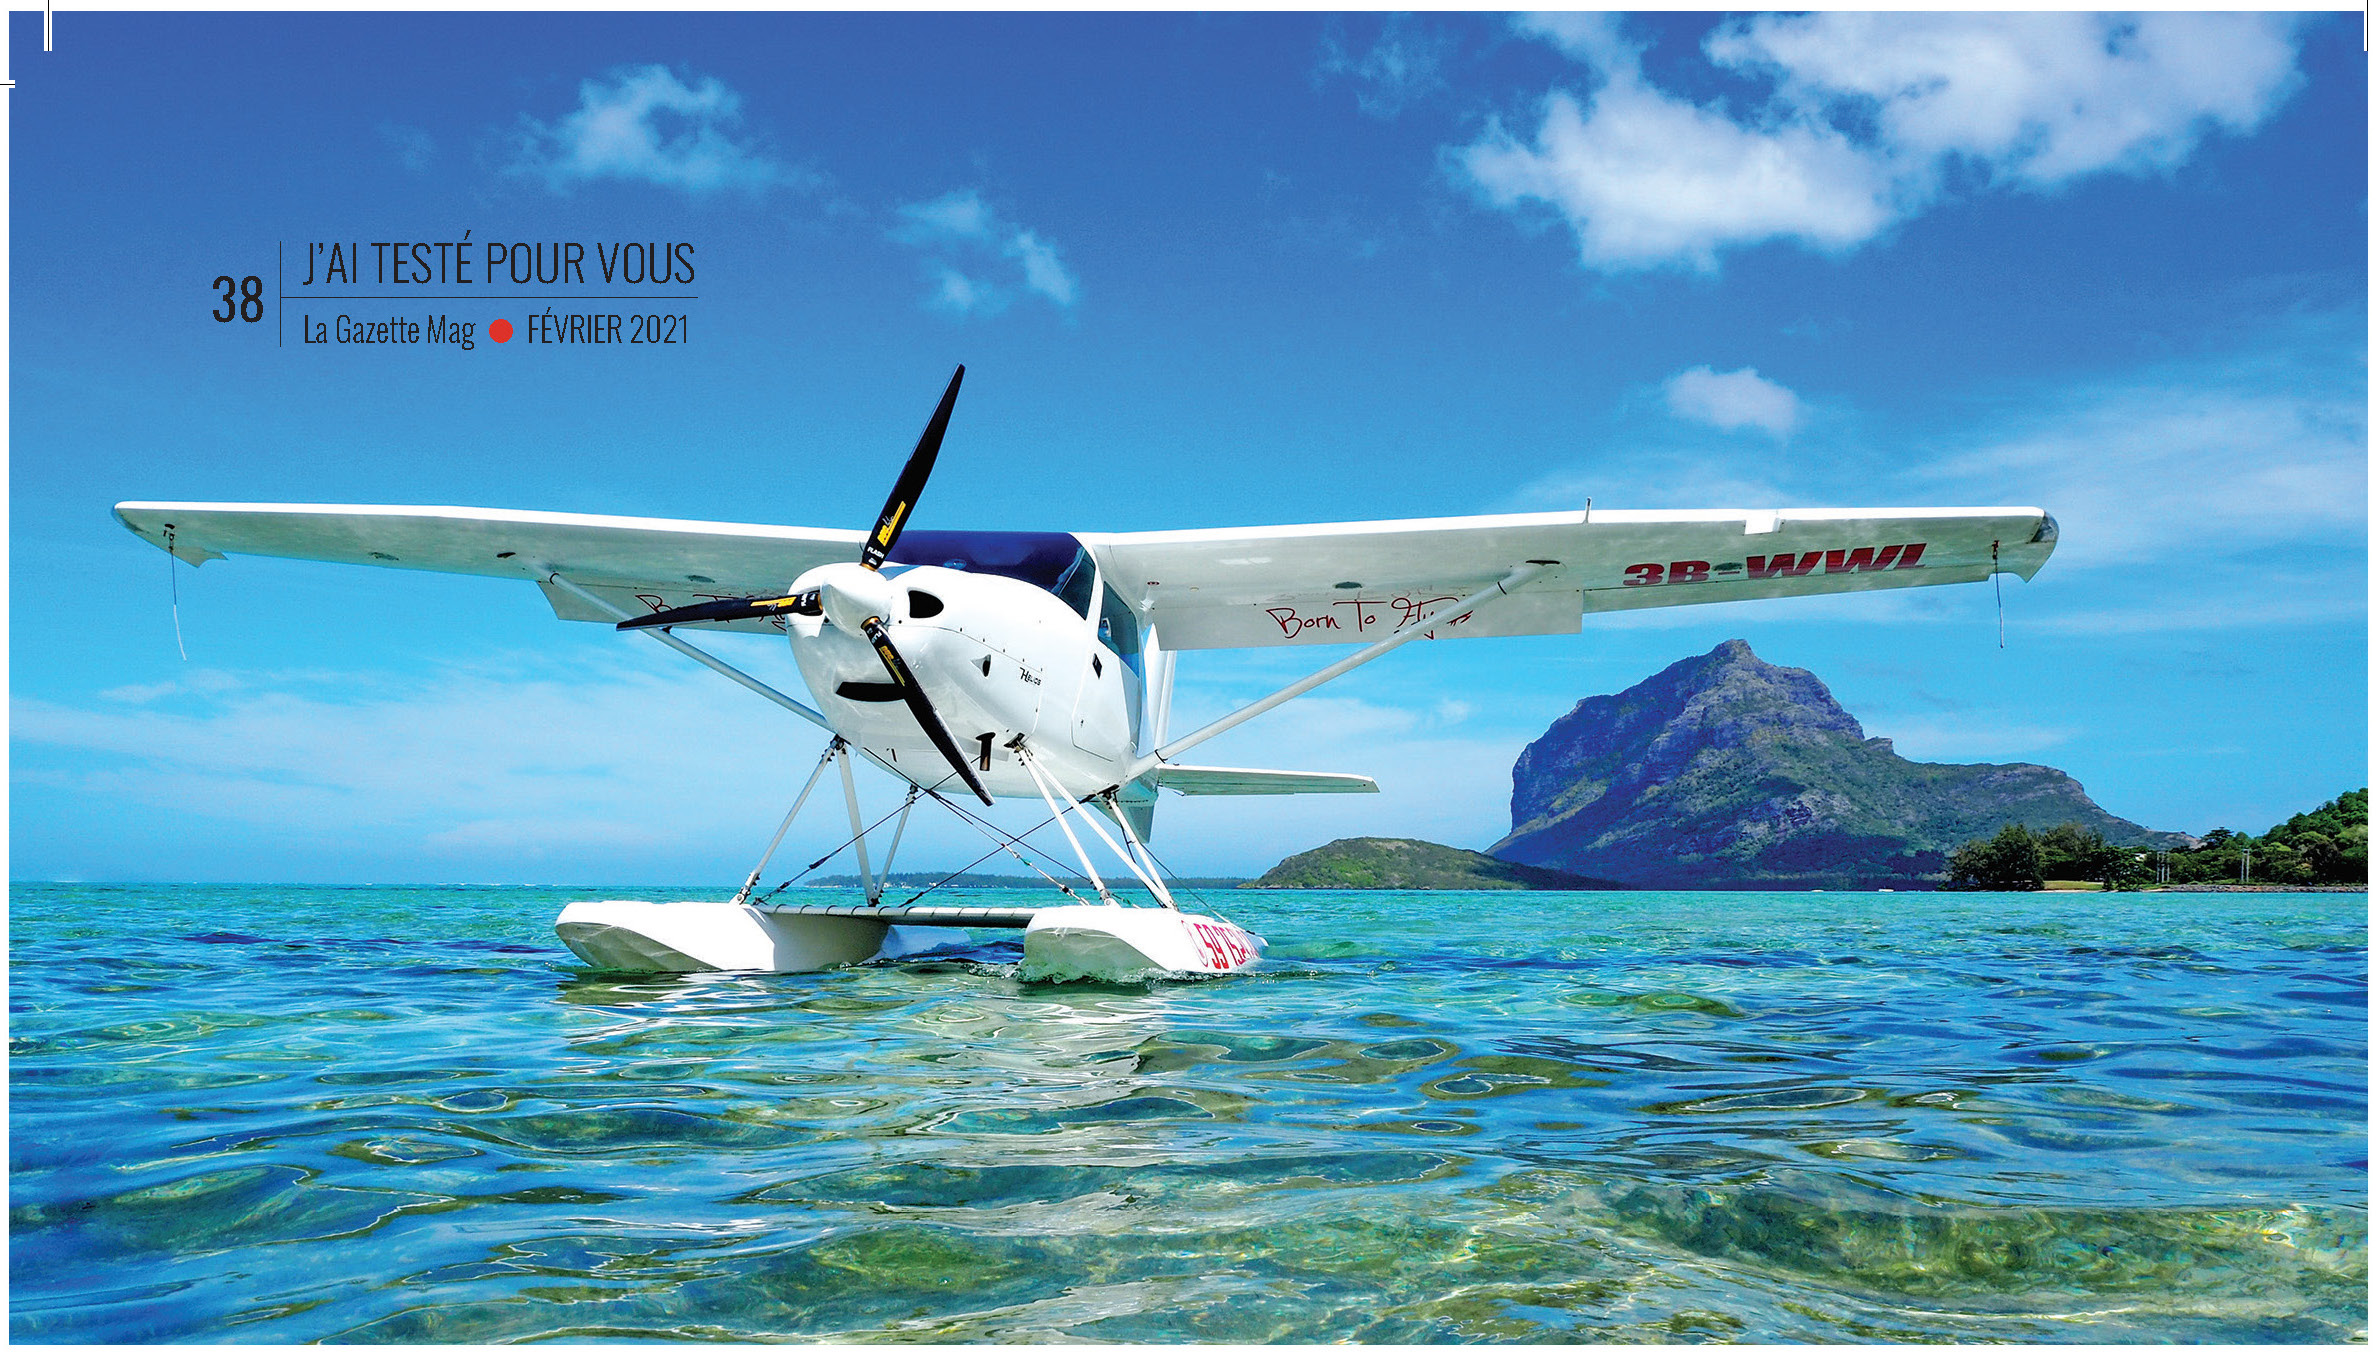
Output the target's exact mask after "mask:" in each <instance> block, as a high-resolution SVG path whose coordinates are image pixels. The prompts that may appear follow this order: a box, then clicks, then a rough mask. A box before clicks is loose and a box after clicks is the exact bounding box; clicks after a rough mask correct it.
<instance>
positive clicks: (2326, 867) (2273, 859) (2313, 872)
mask: <svg viewBox="0 0 2377 1361" xmlns="http://www.w3.org/2000/svg"><path fill="white" fill-rule="evenodd" d="M2166 873H2167V878H2166V877H2165V875H2166ZM2050 879H2063V880H2086V881H2090V882H2095V883H2101V884H2103V885H2104V886H2105V887H2106V888H2111V889H2124V888H2143V887H2145V886H2146V885H2148V884H2153V883H2157V882H2167V883H2172V884H2233V883H2238V882H2240V881H2244V882H2251V883H2256V884H2294V885H2310V884H2365V883H2367V882H2368V881H2369V791H2368V790H2366V789H2358V790H2352V791H2349V792H2346V793H2343V794H2339V795H2337V796H2336V797H2335V798H2333V799H2330V800H2328V801H2327V802H2326V803H2323V804H2321V805H2319V807H2317V808H2314V809H2312V810H2311V811H2310V812H2308V813H2297V814H2295V815H2294V816H2293V817H2291V818H2288V819H2287V820H2286V821H2284V822H2282V823H2279V824H2278V825H2277V826H2275V827H2272V828H2271V829H2270V830H2269V831H2267V832H2265V833H2263V834H2262V835H2260V836H2245V835H2242V834H2240V833H2237V832H2232V831H2230V830H2229V829H2228V828H2226V827H2215V828H2213V829H2212V830H2211V831H2210V832H2208V833H2206V834H2205V835H2204V838H2203V840H2202V841H2201V842H2199V843H2197V844H2196V845H2195V846H2193V847H2189V848H2187V849H2183V850H2169V851H2156V850H2153V849H2150V848H2147V847H2144V846H2115V845H2112V844H2110V843H2108V842H2107V841H2106V840H2105V838H2104V837H2103V836H2102V835H2101V834H2099V833H2097V832H2095V831H2093V830H2091V829H2089V828H2086V827H2083V826H2081V825H2080V824H2079V823H2076V822H2067V823H2063V824H2061V825H2060V826H2055V827H2049V828H2047V829H2046V830H2045V831H2042V832H2033V831H2031V830H2030V829H2029V828H2028V827H2025V826H2023V825H2022V824H2021V823H2019V822H2017V823H2012V824H2009V825H2008V826H2006V827H2003V828H2000V829H1999V830H1998V833H1997V835H1995V836H1991V837H1977V838H1975V839H1973V840H1971V841H1967V842H1965V843H1964V844H1963V845H1961V846H1959V847H1957V848H1956V849H1955V850H1954V851H1953V852H1951V853H1950V854H1949V856H1948V881H1947V886H1948V887H1949V888H1975V889H2000V890H2005V889H2013V890H2021V889H2036V888H2041V887H2043V886H2044V885H2045V883H2046V881H2047V880H2050Z"/></svg>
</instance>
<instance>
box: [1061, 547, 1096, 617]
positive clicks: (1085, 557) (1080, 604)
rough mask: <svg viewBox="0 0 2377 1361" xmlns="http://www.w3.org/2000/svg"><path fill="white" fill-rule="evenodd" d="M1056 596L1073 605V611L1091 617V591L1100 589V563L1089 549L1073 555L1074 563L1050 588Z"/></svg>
mask: <svg viewBox="0 0 2377 1361" xmlns="http://www.w3.org/2000/svg"><path fill="white" fill-rule="evenodd" d="M1049 589H1050V590H1051V591H1053V592H1054V593H1055V595H1056V598H1057V599H1059V600H1062V601H1064V602H1065V603H1066V604H1067V605H1070V606H1072V607H1073V613H1075V614H1078V615H1080V616H1081V617H1082V618H1084V619H1087V618H1089V604H1090V600H1091V598H1092V595H1091V593H1092V592H1094V591H1096V590H1097V589H1098V565H1097V563H1096V561H1095V560H1093V559H1092V558H1091V557H1090V555H1089V553H1088V551H1087V550H1082V551H1078V552H1076V553H1075V554H1074V555H1073V565H1072V566H1070V567H1067V568H1066V569H1065V574H1064V575H1063V576H1061V577H1058V578H1057V579H1056V585H1054V586H1052V587H1050V588H1049Z"/></svg>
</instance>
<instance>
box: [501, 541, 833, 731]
mask: <svg viewBox="0 0 2377 1361" xmlns="http://www.w3.org/2000/svg"><path fill="white" fill-rule="evenodd" d="M544 573H545V580H547V581H550V582H552V583H553V584H554V585H556V586H559V587H560V588H561V589H563V590H565V591H567V592H569V593H570V594H571V595H574V596H576V597H577V598H578V599H580V600H583V601H585V602H586V603H587V604H589V605H592V606H593V607H594V608H596V609H598V610H601V611H602V612H603V613H604V614H607V615H609V616H611V617H612V618H613V619H626V618H628V617H629V615H628V613H627V611H625V610H623V609H620V608H619V607H618V606H616V605H614V604H612V603H611V602H610V601H608V600H605V599H603V598H602V597H601V596H599V595H596V594H595V593H594V592H592V591H589V590H587V589H586V588H585V587H583V586H580V585H579V584H578V583H576V582H574V581H572V580H570V579H569V578H568V577H565V576H563V575H562V574H561V573H559V572H556V571H554V570H553V569H552V568H551V567H545V568H544ZM642 632H643V635H644V636H645V637H647V638H650V639H652V640H654V641H655V642H661V643H666V644H668V645H669V646H670V647H673V648H675V649H677V650H678V651H679V652H682V653H684V654H685V655H686V656H688V657H691V658H693V659H694V660H695V661H697V662H700V663H701V664H702V665H704V666H706V667H708V668H710V669H711V670H712V671H715V672H717V673H718V674H719V675H721V676H724V677H726V678H727V679H728V680H730V681H733V682H735V683H736V684H738V685H741V686H743V687H745V688H747V689H749V690H751V691H752V692H754V693H755V694H757V695H758V696H759V697H760V698H762V699H771V700H774V701H775V702H776V703H778V704H781V705H783V706H784V707H785V708H787V709H790V710H792V711H793V712H794V713H796V714H799V715H800V716H801V717H803V718H805V719H807V720H809V721H810V722H811V723H814V724H816V725H817V726H818V727H820V728H823V729H825V730H826V731H827V732H833V730H834V725H833V724H831V723H828V722H826V721H825V715H824V714H821V713H819V712H817V711H816V710H815V709H812V708H810V707H809V706H808V705H806V704H803V703H801V702H800V701H799V700H797V699H794V698H793V697H792V696H790V695H787V694H785V693H784V692H783V691H781V690H779V689H777V688H776V687H775V686H773V685H770V684H768V683H767V682H766V681H763V680H761V679H760V678H759V677H757V676H754V675H751V674H750V673H749V672H746V671H741V670H738V669H736V668H735V667H732V666H729V665H727V664H726V663H725V662H722V661H720V660H718V659H717V658H716V657H713V656H711V655H710V654H709V653H707V652H704V651H702V650H701V649H700V648H698V647H695V646H694V645H693V644H691V643H689V642H686V641H685V640H684V639H682V638H679V637H678V636H677V635H675V634H673V633H671V632H669V631H668V630H667V629H660V628H654V629H644V630H642ZM836 735H837V736H839V734H836Z"/></svg>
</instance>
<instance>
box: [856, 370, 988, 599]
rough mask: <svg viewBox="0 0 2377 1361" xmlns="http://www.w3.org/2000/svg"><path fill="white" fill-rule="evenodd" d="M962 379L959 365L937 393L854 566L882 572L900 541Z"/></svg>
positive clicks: (963, 372) (937, 451)
mask: <svg viewBox="0 0 2377 1361" xmlns="http://www.w3.org/2000/svg"><path fill="white" fill-rule="evenodd" d="M965 380H966V366H965V365H963V364H960V365H958V366H957V372H956V373H954V374H952V375H951V376H950V379H949V390H948V391H947V392H944V393H942V394H941V405H940V406H939V407H937V408H935V409H934V411H933V418H932V419H931V420H929V421H927V422H925V426H924V433H923V434H922V435H920V436H918V437H917V440H916V452H915V453H913V454H910V455H908V466H907V467H905V468H902V469H900V480H899V481H897V482H895V483H893V484H892V488H891V499H890V500H888V501H885V502H884V503H883V513H882V514H881V515H878V516H876V517H875V532H874V533H872V534H869V535H868V536H867V546H866V549H865V551H863V552H861V553H860V554H859V555H858V565H859V566H861V567H864V568H866V569H867V570H868V571H870V572H877V571H881V570H882V568H883V560H884V559H885V558H888V557H890V556H891V546H892V545H893V544H895V543H898V542H899V541H900V530H901V529H903V528H905V527H906V525H907V523H908V516H909V515H910V514H911V513H913V512H914V511H915V509H916V498H917V497H919V496H922V495H924V480H925V479H926V478H928V477H931V476H932V475H933V459H934V458H935V457H937V456H938V455H939V454H940V452H941V436H943V435H945V434H947V433H948V432H949V411H950V408H952V407H954V406H956V405H957V385H958V384H959V383H962V382H964V381H965Z"/></svg>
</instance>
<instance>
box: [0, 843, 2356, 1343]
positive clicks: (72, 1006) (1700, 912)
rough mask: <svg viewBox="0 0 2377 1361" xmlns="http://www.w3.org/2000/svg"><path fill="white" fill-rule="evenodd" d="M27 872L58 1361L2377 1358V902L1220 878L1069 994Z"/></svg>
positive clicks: (33, 1103) (25, 1281) (13, 1237)
mask: <svg viewBox="0 0 2377 1361" xmlns="http://www.w3.org/2000/svg"><path fill="white" fill-rule="evenodd" d="M14 892H15V895H16V896H15V902H14V906H15V907H16V908H17V909H18V910H17V911H16V912H15V914H14V915H13V925H12V940H11V949H12V958H11V968H12V983H13V985H14V986H13V988H12V995H11V1005H12V1019H11V1060H12V1062H11V1069H10V1092H11V1098H12V1118H11V1159H12V1179H11V1193H10V1195H11V1199H10V1243H11V1249H12V1251H11V1266H10V1271H11V1287H12V1290H11V1306H10V1307H11V1325H12V1336H13V1337H14V1338H15V1339H16V1340H19V1341H50V1342H134V1341H216V1342H225V1341H237V1342H300V1341H322V1340H339V1341H399V1342H431V1343H436V1342H469V1341H498V1340H506V1341H526V1340H578V1341H602V1340H653V1341H691V1340H701V1341H797V1342H814V1341H998V1342H1046V1341H1076V1342H1081V1341H1089V1342H1101V1341H1102V1342H1132V1341H1181V1340H1192V1339H1193V1340H1211V1341H1245V1342H1271V1341H1288V1342H1319V1341H1374V1342H1417V1343H1430V1342H1463V1341H1513V1342H1647V1341H1678V1340H1724V1341H1749V1342H1784V1341H1851V1340H1882V1341H1906V1342H1912V1341H1925V1342H1936V1341H2027V1342H2047V1341H2054V1342H2075V1341H2096V1342H2103V1341H2165V1340H2188V1341H2201V1342H2262V1343H2266V1342H2338V1341H2354V1340H2365V1336H2366V1330H2367V1317H2366V1299H2367V1279H2368V1266H2367V1156H2366V1147H2367V1144H2366V1140H2367V1100H2366V1093H2367V1071H2366V1069H2367V1050H2366V1026H2367V957H2366V934H2365V929H2364V927H2365V919H2366V911H2367V906H2366V903H2365V902H2364V901H2362V900H2359V899H2355V898H2351V897H2344V896H2337V895H2250V896H2249V895H2201V896H2192V897H2191V896H2183V895H2147V896H2131V897H2123V898H2120V899H2090V900H2073V899H2069V898H2062V899H2057V898H2045V897H2023V896H2012V897H1996V896H1990V895H1855V894H1828V895H1824V896H1823V897H1821V898H1814V897H1811V896H1810V895H1757V894H1729V895H1691V894H1659V895H1651V894H1642V895H1635V894H1586V895H1555V894H1525V895H1477V896H1474V897H1473V896H1464V895H1451V896H1446V895H1430V896H1427V897H1424V898H1420V897H1414V896H1413V895H1360V894H1278V893H1265V894H1245V895H1236V896H1233V895H1226V894H1225V895H1212V896H1214V897H1215V898H1216V899H1217V904H1216V905H1217V906H1220V907H1222V908H1223V909H1224V910H1225V911H1227V912H1228V913H1230V914H1231V915H1233V916H1237V917H1239V918H1240V919H1242V920H1245V921H1246V922H1247V923H1248V924H1250V925H1252V926H1255V927H1256V928H1257V929H1260V930H1262V931H1263V932H1264V933H1265V934H1266V935H1267V936H1269V937H1270V938H1271V939H1272V941H1273V943H1274V949H1273V956H1272V959H1271V960H1270V961H1269V962H1268V964H1267V965H1266V967H1265V968H1264V969H1263V970H1262V971H1261V972H1259V973H1257V974H1256V975H1254V976H1251V977H1246V978H1239V979H1232V980H1225V981H1221V982H1215V983H1207V984H1203V985H1195V986H1181V985H1166V984H1141V985H1134V986H1131V987H1100V986H1094V985H1071V986H1065V987H1037V986H1032V985H1028V984H1023V983H1019V982H1018V981H1017V979H1016V976H1015V975H1016V966H1017V963H1018V952H1017V950H1016V948H1015V945H1014V941H1013V937H1012V936H1007V937H984V938H981V939H980V940H979V941H978V942H977V944H976V945H975V946H973V947H972V948H968V949H960V950H954V951H943V952H940V953H937V954H935V955H933V956H930V957H925V958H919V959H915V960H909V961H903V962H893V963H889V964H884V965H876V966H868V967H863V968H857V969H849V970H841V971H836V972H834V973H830V974H823V975H813V976H798V977H775V978H763V977H738V976H732V975H697V976H690V977H685V978H656V977H648V976H634V975H606V974H598V973H593V972H590V971H585V970H581V969H579V968H577V967H575V966H574V964H573V963H572V961H571V959H570V957H569V956H568V955H567V954H566V953H565V952H563V951H561V950H560V949H559V948H558V947H557V946H556V945H555V944H554V943H553V940H552V937H551V935H550V922H551V918H552V916H553V914H554V912H555V911H557V910H558V907H559V906H560V904H561V903H563V902H565V901H568V900H569V899H571V898H573V897H578V896H585V895H586V893H587V892H588V891H586V890H579V891H575V892H571V891H558V890H556V891H536V890H523V889H457V888H453V887H440V888H413V889H275V888H255V887H215V888H191V887H169V888H159V887H150V886H98V887H79V886H78V887H62V886H61V887H53V886H26V885H19V886H17V887H16V889H15V890H14ZM598 892H599V895H600V896H625V897H636V896H654V893H655V891H654V890H648V889H647V890H620V889H606V890H600V891H598ZM661 892H667V891H665V890H663V891H661ZM2075 901H2082V902H2085V903H2086V904H2087V907H2086V910H2084V911H2076V910H2075V909H2074V908H2073V907H2072V906H2071V904H2072V903H2073V902H2075ZM127 915H134V916H137V917H139V919H141V920H143V921H146V922H150V923H152V928H151V930H150V931H149V932H148V933H147V934H145V935H144V936H142V937H140V938H138V939H137V940H130V939H126V938H125V937H123V936H122V935H121V934H120V933H119V932H118V931H117V929H116V923H118V922H120V921H122V920H124V919H125V917H126V916H127Z"/></svg>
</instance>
